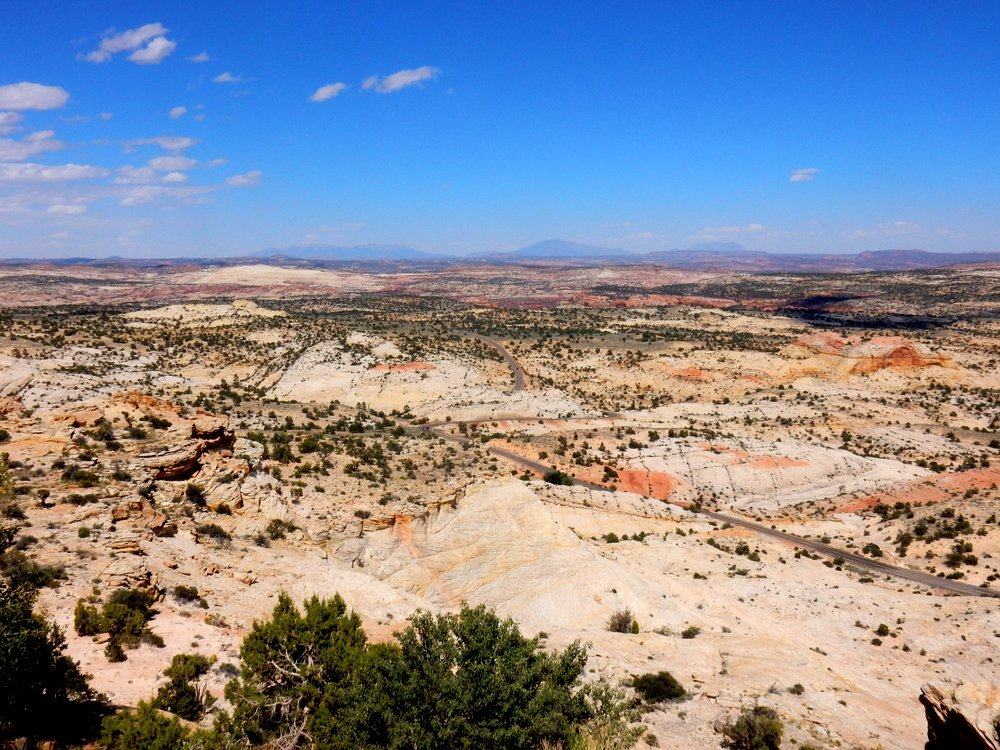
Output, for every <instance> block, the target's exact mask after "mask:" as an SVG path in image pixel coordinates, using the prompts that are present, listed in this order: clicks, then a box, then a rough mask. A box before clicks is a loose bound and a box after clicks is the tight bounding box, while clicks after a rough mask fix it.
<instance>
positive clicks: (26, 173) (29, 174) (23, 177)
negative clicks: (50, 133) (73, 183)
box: [0, 162, 108, 182]
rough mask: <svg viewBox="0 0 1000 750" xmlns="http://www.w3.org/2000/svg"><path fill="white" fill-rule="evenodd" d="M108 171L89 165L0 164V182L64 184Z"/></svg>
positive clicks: (91, 177)
mask: <svg viewBox="0 0 1000 750" xmlns="http://www.w3.org/2000/svg"><path fill="white" fill-rule="evenodd" d="M107 173H108V170H106V169H104V168H103V167H95V166H93V165H90V164H58V165H54V166H50V165H48V164H33V163H31V162H25V163H23V164H0V182H65V181H67V180H92V179H95V178H97V177H104V176H105V175H107Z"/></svg>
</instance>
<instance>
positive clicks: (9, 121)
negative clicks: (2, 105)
mask: <svg viewBox="0 0 1000 750" xmlns="http://www.w3.org/2000/svg"><path fill="white" fill-rule="evenodd" d="M23 119H24V115H22V114H21V113H20V112H0V135H8V134H9V133H13V132H14V131H15V130H18V129H19V128H20V124H21V120H23Z"/></svg>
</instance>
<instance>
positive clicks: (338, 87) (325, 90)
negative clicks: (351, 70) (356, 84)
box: [309, 81, 347, 102]
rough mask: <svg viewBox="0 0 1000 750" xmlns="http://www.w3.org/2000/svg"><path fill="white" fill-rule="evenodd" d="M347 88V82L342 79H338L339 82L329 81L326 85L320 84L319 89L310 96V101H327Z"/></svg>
mask: <svg viewBox="0 0 1000 750" xmlns="http://www.w3.org/2000/svg"><path fill="white" fill-rule="evenodd" d="M346 88H347V84H346V83H341V82H340V81H338V82H337V83H328V84H326V86H320V87H319V88H318V89H316V91H315V92H314V93H313V95H312V96H310V97H309V101H311V102H325V101H326V100H327V99H333V97H335V96H336V95H337V94H339V93H340V92H341V91H343V90H344V89H346Z"/></svg>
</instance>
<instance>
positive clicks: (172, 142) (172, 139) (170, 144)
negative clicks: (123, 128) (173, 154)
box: [125, 135, 198, 151]
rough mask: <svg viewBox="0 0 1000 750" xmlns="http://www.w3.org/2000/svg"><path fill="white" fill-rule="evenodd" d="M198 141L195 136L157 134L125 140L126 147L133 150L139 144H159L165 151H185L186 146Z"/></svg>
mask: <svg viewBox="0 0 1000 750" xmlns="http://www.w3.org/2000/svg"><path fill="white" fill-rule="evenodd" d="M197 142H198V141H197V140H195V139H194V138H188V137H187V136H185V135H157V136H153V137H152V138H136V139H134V140H131V141H125V148H126V150H131V149H133V148H137V147H138V146H159V147H160V148H162V149H163V150H164V151H183V150H184V149H186V148H191V146H193V145H194V144H196V143H197Z"/></svg>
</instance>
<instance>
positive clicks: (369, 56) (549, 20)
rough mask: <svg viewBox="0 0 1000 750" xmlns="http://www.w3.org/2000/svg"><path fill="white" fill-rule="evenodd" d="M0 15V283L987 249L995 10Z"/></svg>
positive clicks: (994, 221)
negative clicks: (149, 263)
mask: <svg viewBox="0 0 1000 750" xmlns="http://www.w3.org/2000/svg"><path fill="white" fill-rule="evenodd" d="M599 5H600V6H603V7H597V6H599ZM0 13H2V17H3V21H4V22H3V23H2V24H0V256H6V257H12V256H28V255H34V256H39V255H53V256H70V255H102V256H103V255H135V256H145V257H165V256H173V255H189V256H194V255H202V256H210V255H238V254H242V253H248V252H253V251H257V250H260V249H262V248H266V247H281V246H286V245H294V244H319V243H322V244H346V245H350V244H361V243H400V244H407V245H412V246H414V247H417V248H421V249H426V250H434V251H444V252H455V253H464V252H481V251H486V250H503V249H510V248H514V247H518V246H521V245H524V244H528V243H531V242H535V241H537V240H541V239H546V238H549V237H563V238H567V239H573V240H577V241H582V242H592V243H596V244H602V245H610V246H616V247H624V248H627V249H631V250H636V251H644V250H658V249H668V248H673V247H683V246H687V245H690V244H693V243H696V242H703V241H713V242H714V241H735V242H740V243H742V244H744V245H746V246H748V247H752V248H762V249H770V250H776V251H805V252H846V251H858V250H875V249H883V248H889V247H897V248H898V247H920V248H924V249H929V250H998V249H1000V3H997V2H996V0H992V1H991V2H954V3H945V2H935V3H931V2H908V3H892V2H879V3H871V2H864V3H851V2H842V3H818V2H815V3H814V2H788V3H783V2H766V3H765V2H761V3H738V2H733V3H682V2H678V3H667V2H656V3H630V2H616V3H604V4H596V3H582V2H581V3H559V2H551V3H537V2H532V3H520V2H506V3H490V4H486V3H455V4H451V3H421V4H417V3H378V2H369V3H337V2H315V3H313V2H299V3H286V4H279V3H274V2H262V1H257V2H246V3H242V4H240V5H238V6H237V5H234V4H231V3H226V4H223V3H179V2H173V3H165V2H147V3H141V4H140V3H134V2H101V3H94V2H90V1H87V0H78V1H76V2H68V1H63V2H55V1H54V0H31V2H27V1H24V2H22V1H20V0H8V1H7V2H5V3H4V7H3V10H2V12H0ZM19 84H37V85H36V86H24V85H19ZM324 87H325V88H324ZM66 95H68V96H66ZM180 108H183V109H180Z"/></svg>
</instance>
